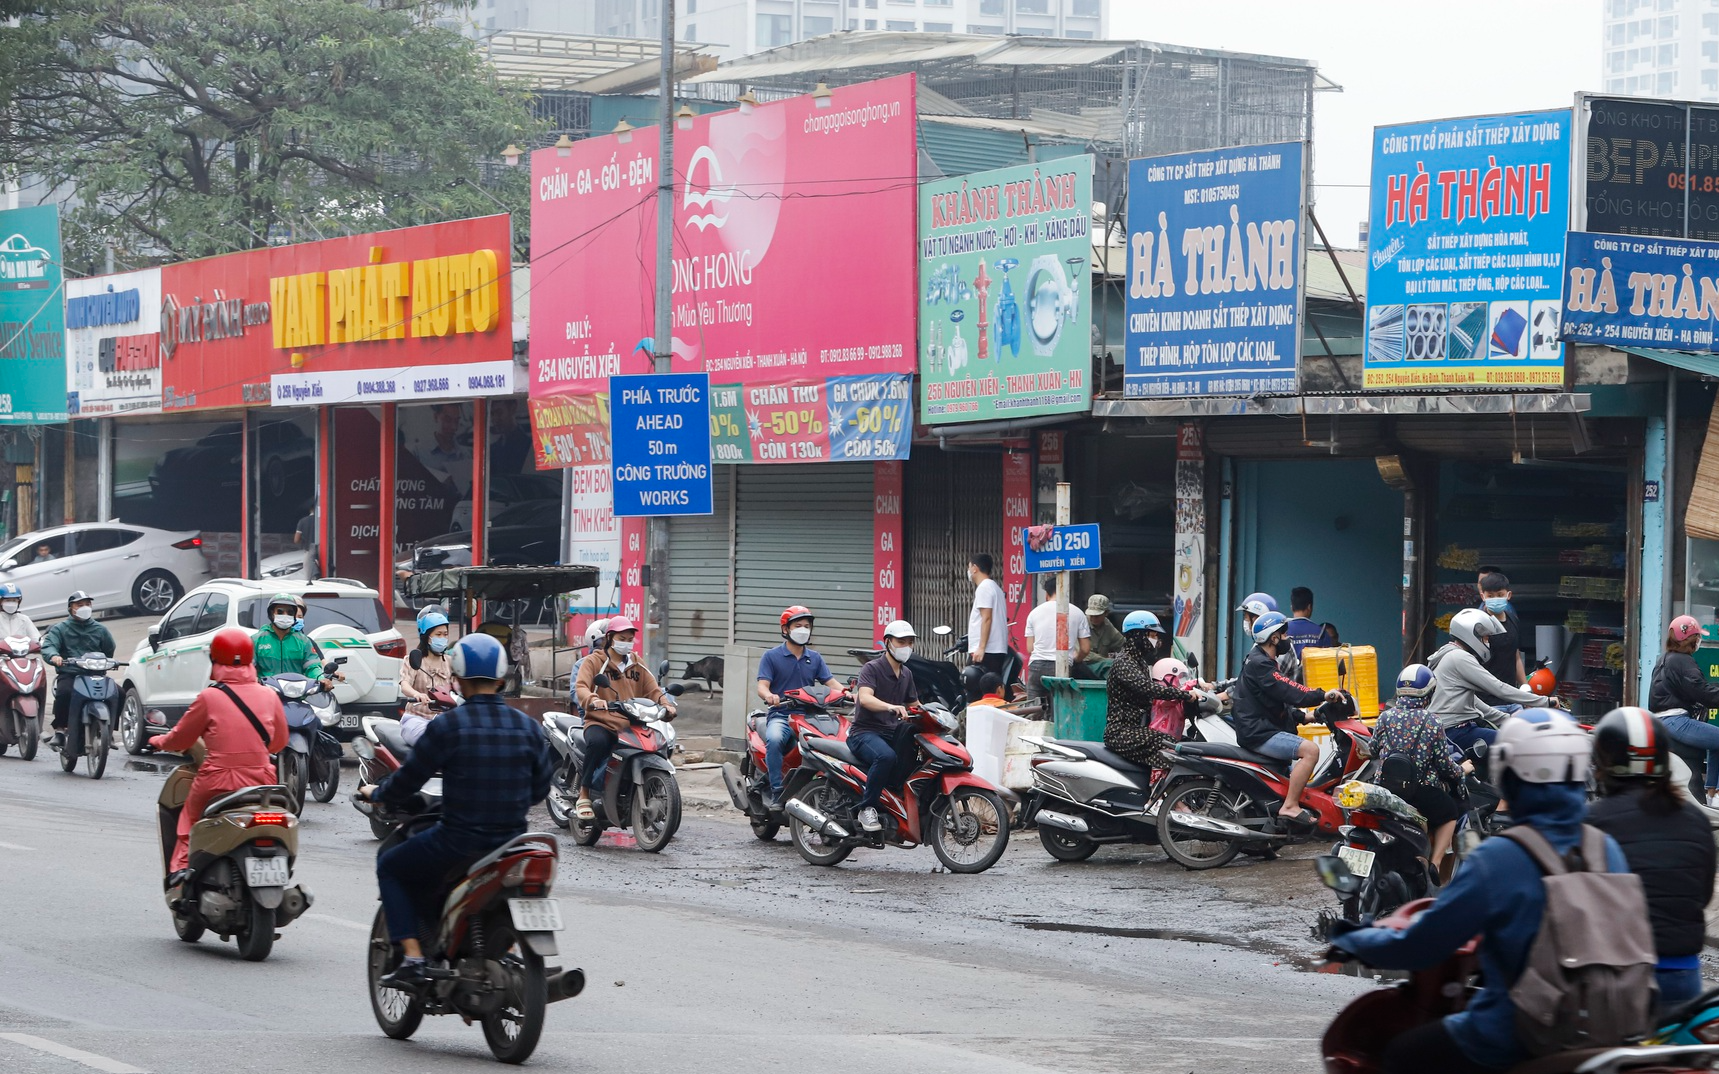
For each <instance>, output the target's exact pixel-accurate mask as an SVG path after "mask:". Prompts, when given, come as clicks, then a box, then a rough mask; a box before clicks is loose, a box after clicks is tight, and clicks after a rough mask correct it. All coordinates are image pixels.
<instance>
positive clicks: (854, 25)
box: [848, 19, 859, 30]
mask: <svg viewBox="0 0 1719 1074" xmlns="http://www.w3.org/2000/svg"><path fill="white" fill-rule="evenodd" d="M848 29H850V30H857V29H859V20H858V19H849V20H848Z"/></svg>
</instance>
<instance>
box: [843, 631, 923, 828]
mask: <svg viewBox="0 0 1719 1074" xmlns="http://www.w3.org/2000/svg"><path fill="white" fill-rule="evenodd" d="M916 640H917V635H916V634H915V633H914V631H913V624H912V623H909V622H908V621H907V620H905V619H897V620H895V621H894V622H892V623H890V624H889V625H888V626H886V627H884V628H883V655H882V656H880V657H877V658H876V659H874V660H870V661H867V662H866V665H865V666H864V667H862V668H860V673H859V682H858V683H857V686H856V690H855V694H854V722H853V726H852V727H850V728H849V729H848V749H849V750H851V751H852V752H853V755H854V756H855V757H857V758H859V762H860V764H862V765H864V766H865V793H864V794H862V795H861V796H860V803H859V812H858V813H857V814H856V818H857V819H858V820H859V826H860V827H861V828H864V829H865V830H866V831H868V832H877V831H882V830H883V821H882V820H881V819H879V817H878V815H877V807H878V803H880V802H881V801H883V792H884V791H886V790H889V789H892V788H895V787H899V786H900V785H901V781H902V780H904V779H906V778H907V776H908V773H910V772H912V771H913V762H914V759H915V757H916V756H917V750H918V746H917V745H916V744H915V743H914V739H913V725H912V724H910V723H908V722H907V716H908V711H907V706H909V705H913V704H917V703H918V701H919V688H918V687H917V686H916V685H915V684H914V682H913V672H911V671H909V670H907V662H908V661H909V660H911V659H913V643H914V642H915V641H916Z"/></svg>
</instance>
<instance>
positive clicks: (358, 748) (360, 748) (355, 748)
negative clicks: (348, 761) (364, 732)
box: [352, 738, 376, 761]
mask: <svg viewBox="0 0 1719 1074" xmlns="http://www.w3.org/2000/svg"><path fill="white" fill-rule="evenodd" d="M352 752H353V753H356V754H357V755H358V757H359V759H360V760H364V761H373V760H375V759H376V747H375V746H372V745H371V744H370V740H369V739H367V738H355V739H353V740H352Z"/></svg>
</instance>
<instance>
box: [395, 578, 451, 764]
mask: <svg viewBox="0 0 1719 1074" xmlns="http://www.w3.org/2000/svg"><path fill="white" fill-rule="evenodd" d="M448 629H449V627H448V613H447V612H444V611H443V610H442V609H441V608H440V607H438V606H436V605H434V604H432V605H430V606H429V607H427V608H424V609H423V610H422V611H420V612H419V613H418V657H419V662H418V666H417V667H413V666H412V665H411V663H410V662H407V663H406V664H405V665H403V666H402V667H401V668H400V692H401V693H402V694H405V695H406V696H407V697H408V698H409V699H411V703H410V704H409V705H407V706H406V711H405V712H404V713H402V714H401V716H400V737H401V738H402V739H404V740H405V742H406V745H408V746H410V745H413V744H415V743H416V742H417V741H418V739H419V737H420V736H422V735H423V733H424V728H425V727H426V726H427V725H428V724H429V722H430V720H431V718H433V717H434V716H435V714H436V713H435V709H433V708H432V707H431V706H430V692H431V691H432V690H447V689H448V688H450V687H451V686H453V684H454V669H453V664H452V663H450V662H449V660H448V657H447V655H446V654H447V650H448Z"/></svg>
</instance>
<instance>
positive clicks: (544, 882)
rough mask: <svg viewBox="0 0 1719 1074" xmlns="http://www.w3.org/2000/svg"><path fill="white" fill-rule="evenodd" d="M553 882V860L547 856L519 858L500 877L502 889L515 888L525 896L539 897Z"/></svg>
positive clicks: (535, 855)
mask: <svg viewBox="0 0 1719 1074" xmlns="http://www.w3.org/2000/svg"><path fill="white" fill-rule="evenodd" d="M554 882H555V858H554V857H553V856H552V855H549V854H532V855H529V856H527V857H523V858H520V859H519V860H518V861H516V862H514V863H513V865H511V866H510V867H509V868H508V870H507V875H505V876H503V877H502V881H501V883H502V886H503V887H510V888H513V887H516V888H519V889H520V891H522V892H524V893H525V894H527V895H541V894H543V893H544V892H545V891H548V890H549V887H550V885H551V884H553V883H554Z"/></svg>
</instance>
